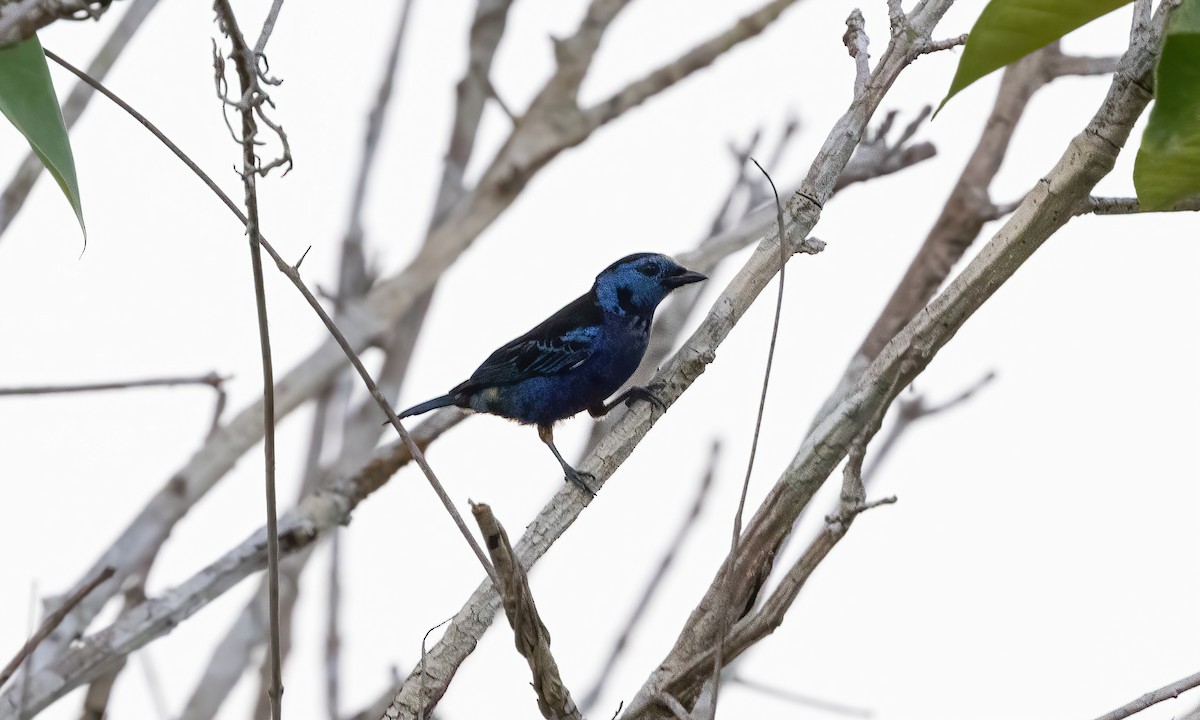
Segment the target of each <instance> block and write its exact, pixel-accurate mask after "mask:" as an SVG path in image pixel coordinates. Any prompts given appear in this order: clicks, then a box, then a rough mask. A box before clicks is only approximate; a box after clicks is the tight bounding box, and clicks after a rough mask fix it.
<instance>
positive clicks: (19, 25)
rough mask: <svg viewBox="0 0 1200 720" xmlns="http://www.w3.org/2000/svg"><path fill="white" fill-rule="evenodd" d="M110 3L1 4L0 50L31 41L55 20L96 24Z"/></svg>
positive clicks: (32, 0) (11, 0)
mask: <svg viewBox="0 0 1200 720" xmlns="http://www.w3.org/2000/svg"><path fill="white" fill-rule="evenodd" d="M111 4H112V0H2V1H0V48H5V47H8V46H10V45H15V44H16V43H19V42H21V41H22V40H25V39H28V38H31V37H33V36H34V35H35V34H36V33H37V31H38V30H40V29H42V28H44V27H46V26H47V25H49V24H50V23H52V22H54V21H55V20H99V19H100V16H101V15H103V14H104V13H105V12H106V11H107V10H108V7H109V5H111Z"/></svg>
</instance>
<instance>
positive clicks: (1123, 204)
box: [1076, 195, 1200, 215]
mask: <svg viewBox="0 0 1200 720" xmlns="http://www.w3.org/2000/svg"><path fill="white" fill-rule="evenodd" d="M1198 210H1200V195H1196V196H1193V197H1190V198H1184V199H1183V200H1180V201H1179V202H1177V203H1175V204H1174V205H1172V206H1170V207H1165V208H1159V209H1157V210H1143V209H1142V205H1141V203H1139V202H1138V199H1137V198H1132V197H1090V198H1088V201H1087V203H1086V204H1084V205H1083V206H1081V207H1080V208H1079V211H1078V212H1077V213H1076V214H1078V215H1084V214H1086V213H1092V214H1093V215H1130V214H1133V213H1144V212H1196V211H1198Z"/></svg>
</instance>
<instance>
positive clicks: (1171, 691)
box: [1096, 673, 1200, 720]
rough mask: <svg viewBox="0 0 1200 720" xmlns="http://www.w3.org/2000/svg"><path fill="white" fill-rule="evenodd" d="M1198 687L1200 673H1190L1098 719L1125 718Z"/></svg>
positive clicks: (1120, 719)
mask: <svg viewBox="0 0 1200 720" xmlns="http://www.w3.org/2000/svg"><path fill="white" fill-rule="evenodd" d="M1196 687H1200V673H1196V674H1195V675H1189V676H1187V677H1185V678H1184V679H1182V680H1177V681H1175V682H1173V683H1171V684H1170V685H1166V686H1163V687H1160V688H1159V689H1157V690H1154V691H1152V692H1148V693H1146V694H1145V695H1143V696H1141V697H1140V698H1138V699H1137V700H1134V701H1132V702H1129V703H1126V704H1125V705H1122V706H1121V707H1119V708H1117V709H1116V710H1113V711H1112V712H1110V713H1105V714H1104V715H1101V716H1100V717H1098V718H1096V720H1124V719H1125V718H1127V717H1130V716H1131V715H1136V714H1137V713H1140V712H1141V711H1143V710H1145V709H1146V708H1148V707H1150V706H1151V705H1157V704H1158V703H1160V702H1162V701H1163V700H1173V699H1175V698H1177V697H1179V694H1180V693H1182V692H1186V691H1188V690H1191V689H1192V688H1196Z"/></svg>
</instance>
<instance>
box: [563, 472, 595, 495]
mask: <svg viewBox="0 0 1200 720" xmlns="http://www.w3.org/2000/svg"><path fill="white" fill-rule="evenodd" d="M563 470H565V471H566V473H567V476H566V477H565V478H563V480H564V481H566V482H569V483H571V484H573V485H575V486H576V487H578V488H579V489H580V490H582V491H583V492H584V493H586V494H587V496H588V497H596V491H595V490H593V489H592V487H591V486H590V485H588V484H587V480H585V479H584V478H587V479H588V480H595V479H596V476H595V475H593V474H591V473H586V472H580V471H579V470H576V469H575V468H573V467H571V466H570V465H564V466H563Z"/></svg>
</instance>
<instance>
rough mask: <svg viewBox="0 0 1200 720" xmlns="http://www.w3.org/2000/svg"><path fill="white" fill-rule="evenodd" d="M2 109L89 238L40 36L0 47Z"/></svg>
mask: <svg viewBox="0 0 1200 720" xmlns="http://www.w3.org/2000/svg"><path fill="white" fill-rule="evenodd" d="M0 112H3V113H4V115H5V117H7V118H8V120H9V122H11V123H12V124H13V126H15V127H16V128H17V130H19V131H21V134H22V135H24V136H25V139H26V140H28V141H29V146H30V147H32V148H33V152H34V153H35V154H36V155H37V156H38V158H39V159H40V160H41V161H42V164H43V165H45V166H46V169H47V170H49V171H50V174H51V175H53V176H54V180H55V181H56V182H57V183H58V186H59V187H60V188H62V191H63V194H64V195H66V196H67V200H68V201H69V202H70V203H71V208H72V209H74V210H75V217H77V218H78V219H79V228H80V229H81V230H83V233H84V240H85V241H86V239H87V228H86V227H84V224H83V206H82V205H81V204H80V201H79V180H78V179H77V178H76V177H75V158H74V157H73V156H72V155H71V142H70V140H69V139H68V138H67V128H66V126H65V125H63V119H62V111H61V110H60V109H59V107H58V98H57V97H56V96H55V94H54V84H53V83H52V82H51V81H50V69H49V68H47V67H46V56H45V55H43V54H42V44H41V43H40V42H39V41H38V39H37V36H36V35H35V36H33V37H31V38H29V39H28V40H23V41H21V42H20V43H17V44H16V45H13V46H12V47H8V48H4V49H0Z"/></svg>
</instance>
